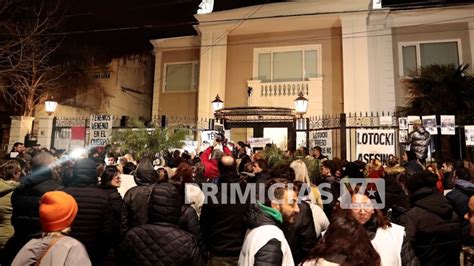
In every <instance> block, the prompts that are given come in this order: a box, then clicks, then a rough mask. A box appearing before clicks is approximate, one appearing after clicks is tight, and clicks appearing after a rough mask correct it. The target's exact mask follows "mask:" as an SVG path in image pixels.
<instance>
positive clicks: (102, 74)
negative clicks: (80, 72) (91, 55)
mask: <svg viewBox="0 0 474 266" xmlns="http://www.w3.org/2000/svg"><path fill="white" fill-rule="evenodd" d="M89 77H90V78H91V79H109V78H110V71H102V72H91V73H89Z"/></svg>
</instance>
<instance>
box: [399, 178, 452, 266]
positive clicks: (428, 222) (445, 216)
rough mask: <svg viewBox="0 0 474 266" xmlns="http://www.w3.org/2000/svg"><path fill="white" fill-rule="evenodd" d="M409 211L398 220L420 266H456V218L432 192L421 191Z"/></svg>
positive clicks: (434, 192)
mask: <svg viewBox="0 0 474 266" xmlns="http://www.w3.org/2000/svg"><path fill="white" fill-rule="evenodd" d="M410 203H411V205H412V208H411V209H410V210H409V211H407V212H406V213H404V214H403V215H402V216H401V218H400V224H401V225H402V226H404V227H405V232H406V238H407V239H408V240H409V241H410V242H411V246H412V247H413V249H414V251H415V254H416V256H417V257H418V259H419V261H420V264H421V265H459V253H460V252H461V233H460V225H459V220H458V216H457V215H456V213H455V212H454V210H453V208H452V206H451V205H450V204H449V202H448V201H447V200H446V198H445V197H444V196H443V195H442V194H440V193H438V192H437V190H436V188H426V187H425V188H421V189H419V190H418V191H416V192H415V193H413V195H412V196H411V198H410Z"/></svg>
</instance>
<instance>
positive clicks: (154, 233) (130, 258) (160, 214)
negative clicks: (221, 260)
mask: <svg viewBox="0 0 474 266" xmlns="http://www.w3.org/2000/svg"><path fill="white" fill-rule="evenodd" d="M181 206H182V198H181V196H180V194H179V192H178V190H177V189H176V188H175V187H174V186H173V185H172V184H170V183H161V184H156V185H155V186H154V188H153V193H152V194H151V197H150V209H149V222H150V223H149V224H146V225H142V226H137V227H134V228H132V229H130V230H129V231H128V232H127V234H126V235H125V238H124V239H123V241H122V245H121V252H120V256H121V259H120V263H121V264H123V265H167V266H168V265H203V260H202V257H201V254H200V252H199V247H198V245H197V243H196V240H195V238H194V237H193V235H191V234H190V233H187V232H185V231H183V230H181V229H179V228H178V226H177V224H178V220H179V217H180V216H181Z"/></svg>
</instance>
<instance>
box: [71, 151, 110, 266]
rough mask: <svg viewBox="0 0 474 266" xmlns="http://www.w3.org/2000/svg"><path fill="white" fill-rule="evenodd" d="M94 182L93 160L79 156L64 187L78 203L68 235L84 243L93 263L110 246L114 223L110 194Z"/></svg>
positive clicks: (95, 178) (103, 255)
mask: <svg viewBox="0 0 474 266" xmlns="http://www.w3.org/2000/svg"><path fill="white" fill-rule="evenodd" d="M97 182H98V178H97V172H96V163H95V162H94V161H92V160H90V159H82V160H79V161H77V162H76V164H75V165H74V167H73V174H72V181H71V182H69V183H68V186H67V187H66V188H64V189H63V190H64V192H66V193H68V194H70V195H71V196H73V197H74V199H75V200H76V202H77V206H78V212H77V216H76V219H75V220H74V223H73V224H72V227H71V234H70V235H71V236H72V237H73V238H75V239H77V240H79V241H80V242H81V243H82V244H84V246H85V247H86V249H87V253H89V256H90V259H91V261H92V263H93V264H95V263H98V262H100V261H101V259H102V258H103V257H105V255H107V252H108V250H109V249H110V248H111V247H112V237H113V235H112V233H113V224H114V221H113V216H112V205H111V204H112V203H111V200H110V198H109V195H108V194H107V193H106V192H105V191H104V190H102V189H100V188H99V187H98V186H97Z"/></svg>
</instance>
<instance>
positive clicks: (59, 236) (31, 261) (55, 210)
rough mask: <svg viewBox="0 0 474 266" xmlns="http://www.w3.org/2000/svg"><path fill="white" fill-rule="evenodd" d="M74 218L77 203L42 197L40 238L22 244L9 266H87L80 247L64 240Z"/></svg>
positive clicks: (57, 194)
mask: <svg viewBox="0 0 474 266" xmlns="http://www.w3.org/2000/svg"><path fill="white" fill-rule="evenodd" d="M76 214H77V203H76V201H75V200H74V198H73V197H72V196H71V195H69V194H67V193H65V192H62V191H51V192H47V193H45V194H44V195H43V196H42V197H41V201H40V207H39V217H40V222H41V228H42V230H43V234H42V235H41V237H39V238H34V239H32V240H30V241H29V242H28V243H26V245H25V246H23V248H22V249H21V250H20V252H18V254H17V255H16V257H15V259H14V260H13V263H12V265H14V266H15V265H41V266H43V265H81V266H82V265H86V266H87V265H91V261H90V260H89V256H88V255H87V251H86V249H85V247H84V245H82V243H81V242H79V241H77V240H76V239H74V238H72V237H69V236H67V233H68V232H69V231H70V228H71V224H72V223H73V221H74V218H76Z"/></svg>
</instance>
